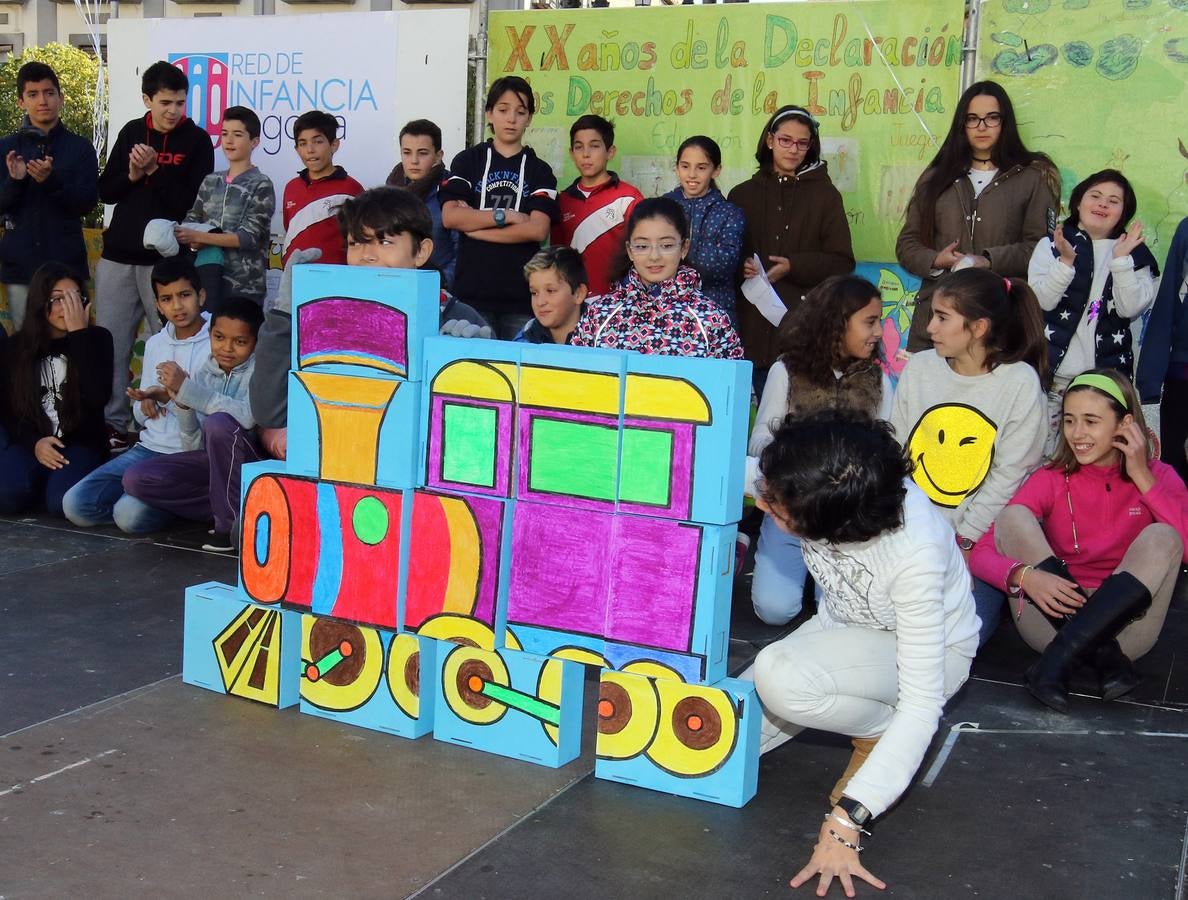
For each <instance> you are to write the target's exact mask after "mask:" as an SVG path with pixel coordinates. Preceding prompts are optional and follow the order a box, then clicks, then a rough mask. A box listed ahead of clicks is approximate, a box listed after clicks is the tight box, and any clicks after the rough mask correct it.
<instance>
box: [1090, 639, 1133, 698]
mask: <svg viewBox="0 0 1188 900" xmlns="http://www.w3.org/2000/svg"><path fill="white" fill-rule="evenodd" d="M1093 667H1094V668H1095V669H1097V678H1098V681H1099V682H1100V684H1101V699H1102V700H1117V699H1118V698H1119V697H1121V696H1123V695H1124V694H1129V693H1130V692H1131V691H1133V690H1134V689H1135V688H1136V687H1138V686H1139V683H1140V682H1141V681H1142V679H1141V678H1139V674H1138V672H1136V671H1135V670H1134V664H1133V663H1131V661H1130V657H1128V656H1127V655H1126V654H1125V653H1123V652H1122V648H1121V647H1120V646H1118V641H1117V640H1115V639H1114V638H1110V639H1109V640H1108V641H1102V642H1101V643H1100V644H1098V645H1097V649H1096V650H1095V651H1094V654H1093Z"/></svg>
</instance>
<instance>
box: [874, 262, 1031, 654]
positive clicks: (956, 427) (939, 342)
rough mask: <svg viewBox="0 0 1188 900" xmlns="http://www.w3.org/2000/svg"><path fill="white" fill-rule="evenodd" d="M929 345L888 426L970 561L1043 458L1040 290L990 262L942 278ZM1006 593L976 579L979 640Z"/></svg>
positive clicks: (907, 372)
mask: <svg viewBox="0 0 1188 900" xmlns="http://www.w3.org/2000/svg"><path fill="white" fill-rule="evenodd" d="M928 336H929V337H930V338H931V340H932V345H933V349H932V350H924V351H922V352H919V353H915V354H913V355H912V357H911V359H909V360H908V364H907V366H906V367H905V368H904V370H903V373H902V374H901V375H900V376H899V383H898V385H897V386H896V389H895V402H894V404H893V406H892V410H891V424H892V425H893V426H894V428H895V432H896V435H897V437H898V438H899V440H900V441H902V442H903V445H904V446H905V447H906V448H907V450H908V455H909V456H910V457H911V460H912V463H913V464H914V465H915V471H914V472H913V474H912V478H913V480H914V481H915V483H916V485H917V486H918V487H919V488H920V489H921V490H922V491H923V492H924V493H925V494H926V495H927V496H928V498H929V499H930V500H931V501H932V502H933V504H934V505H936V506H937V507H939V508H940V510H941V512H942V513H943V514H944V516H945V518H946V519H948V521H949V523H950V524H951V525H952V526H953V529H954V531H955V532H956V540H957V543H958V545H959V546H960V547H961V549H962V551H963V552H964V554H965V556H966V560H967V561H968V559H969V552H970V550H972V548H973V544H974V543H975V542H976V541H977V540H978V538H980V537H981V536H982V535H983V534H984V533H985V532H986V531H987V530H989V528H990V526H991V524H992V523H993V522H994V519H995V517H996V516H997V515H998V513H999V511H1000V510H1001V509H1002V508H1003V507H1004V506H1005V505H1006V504H1007V501H1009V500H1010V499H1011V497H1012V496H1014V494H1015V491H1016V490H1018V488H1019V485H1021V484H1022V483H1023V480H1024V479H1025V478H1026V477H1027V476H1028V475H1030V474H1031V473H1032V472H1033V471H1034V470H1035V469H1036V467H1037V466H1039V464H1040V459H1041V457H1042V455H1043V447H1044V438H1045V437H1046V434H1047V417H1046V413H1045V403H1044V392H1043V387H1042V385H1041V379H1042V378H1044V377H1046V369H1047V341H1046V340H1045V338H1044V332H1043V318H1042V316H1041V313H1040V308H1039V304H1038V302H1037V301H1036V298H1035V294H1033V293H1032V291H1031V289H1030V288H1029V287H1027V285H1026V284H1025V283H1024V282H1023V281H1020V280H1017V279H1015V280H1012V279H1007V278H1003V277H1001V276H999V275H996V274H995V273H993V272H990V271H988V270H986V269H964V270H961V271H959V272H954V273H952V274H950V275H947V276H945V278H943V279H942V280H941V281H940V283H939V284H938V285H937V288H936V292H935V293H934V295H933V300H932V316H931V319H930V320H929V323H928ZM1003 599H1004V595H1003V594H1002V593H1001V592H1000V591H998V590H997V589H996V588H994V587H992V586H990V585H988V584H986V583H984V582H982V581H979V580H977V579H975V580H974V600H975V602H976V605H977V611H978V617H979V618H980V619H981V620H982V627H981V632H980V634H979V645H980V644H982V643H985V641H986V639H987V638H988V637H989V636H990V635H991V634H993V633H994V629H995V628H996V627H997V625H998V620H999V617H1000V616H1001V613H1002V605H1003Z"/></svg>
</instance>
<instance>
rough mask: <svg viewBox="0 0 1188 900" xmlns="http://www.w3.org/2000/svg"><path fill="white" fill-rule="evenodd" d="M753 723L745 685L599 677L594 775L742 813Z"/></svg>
mask: <svg viewBox="0 0 1188 900" xmlns="http://www.w3.org/2000/svg"><path fill="white" fill-rule="evenodd" d="M760 719H761V712H760V708H759V698H758V697H757V696H756V694H755V685H754V684H753V683H752V682H749V681H740V680H738V679H735V678H724V679H722V680H721V681H719V682H718V683H717V684H714V685H697V684H682V683H681V682H679V681H671V680H667V679H653V678H648V677H646V676H645V675H640V674H632V673H628V672H614V671H610V670H603V672H602V677H601V679H600V681H599V699H598V739H597V741H596V743H595V753H596V755H597V761H596V762H595V765H594V775H595V776H596V777H598V778H605V779H608V780H610V781H621V782H623V783H624V784H631V785H635V786H636V787H644V788H649V789H650V790H654V791H664V792H666V793H669V794H678V795H680V796H682V797H692V798H694V799H696V800H709V801H711V802H713V803H721V804H723V805H725V806H735V807H739V806H743V805H745V804H746V803H747V801H748V800H750V799H751V798H752V797H753V796H755V790H756V787H757V785H758V779H759V724H760Z"/></svg>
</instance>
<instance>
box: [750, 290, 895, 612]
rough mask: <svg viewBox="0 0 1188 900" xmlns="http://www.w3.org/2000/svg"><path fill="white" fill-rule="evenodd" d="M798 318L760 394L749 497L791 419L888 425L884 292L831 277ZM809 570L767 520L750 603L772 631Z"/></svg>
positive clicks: (794, 602)
mask: <svg viewBox="0 0 1188 900" xmlns="http://www.w3.org/2000/svg"><path fill="white" fill-rule="evenodd" d="M805 301H806V302H805V303H803V304H801V306H800V307H799V308H798V309H797V310H796V311H795V312H793V313H792V314H791V315H790V317H789V320H788V325H787V326H786V331H785V332H784V335H783V339H782V341H781V355H780V357H779V359H778V360H777V362H776V365H774V366H772V368H771V374H770V375H769V376H768V379H767V383H766V385H765V386H764V388H763V397H762V399H761V400H760V401H759V411H758V413H757V414H756V416H755V428H754V430H753V431H752V432H751V442H750V446H749V447H748V449H747V453H748V457H747V493H748V494H751V495H752V496H754V495H755V488H754V485H755V481H756V479H757V476H758V470H759V460H758V457H759V455H760V454H761V453H762V452H763V450H764V448H765V447H767V445H768V444H770V443H771V440H772V436H773V429H775V428H778V427H779V424H780V422H782V421H783V420H784V417H785V416H787V415H788V413H790V412H792V413H797V414H803V413H811V412H816V411H817V410H819V409H835V408H843V409H854V410H858V411H859V412H863V413H866V414H867V415H868V416H873V417H877V418H879V419H883V420H886V419H889V418H890V417H891V395H892V387H891V380H890V379H889V378H888V377H887V373H886V372H885V371H883V367H882V366H881V365H880V364H879V357H880V353H879V347H880V345H881V342H882V334H883V319H882V316H883V301H882V298H881V297H880V296H879V289H878V288H876V287H875V286H874V285H873V284H871V283H870V282H869V281H867V280H865V279H863V278H858V277H857V276H854V275H834V276H832V277H830V278H827V279H825V280H824V281H823V282H821V283H820V284H819V285H817V287H815V288H813V289H812V290H811V291H809V293H808V295H807V296H806V297H805ZM805 573H806V569H805V566H804V557H803V556H802V555H801V552H800V539H799V538H798V537H796V535H794V534H788V533H787V532H784V531H782V530H781V529H780V527H779V525H777V524H776V522H775V520H773V519H772V518H771V516H764V518H763V525H762V526H761V528H760V530H759V545H758V547H757V548H756V551H755V575H754V580H753V581H752V584H751V602H752V604H753V605H754V607H755V615H757V616H758V617H759V618H760V619H762V620H763V621H764V622H766V623H767V624H769V625H784V624H786V623H787V622H789V621H791V620H792V619H793V618H794V617H795V616H796V615H797V614H798V613H799V612H800V607H801V597H802V595H803V593H804V576H805Z"/></svg>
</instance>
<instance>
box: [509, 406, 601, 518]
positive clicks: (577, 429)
mask: <svg viewBox="0 0 1188 900" xmlns="http://www.w3.org/2000/svg"><path fill="white" fill-rule="evenodd" d="M618 463H619V429H618V428H617V427H616V426H614V425H595V424H591V423H589V422H569V421H565V420H558V419H546V418H542V417H539V416H537V417H534V418H533V419H532V458H531V460H530V468H529V474H528V487H529V488H530V489H531V490H534V491H541V492H542V493H546V494H569V495H571V496H574V497H588V498H590V499H593V500H607V501H611V502H613V501H614V499H615V470H616V469H617V468H618Z"/></svg>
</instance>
